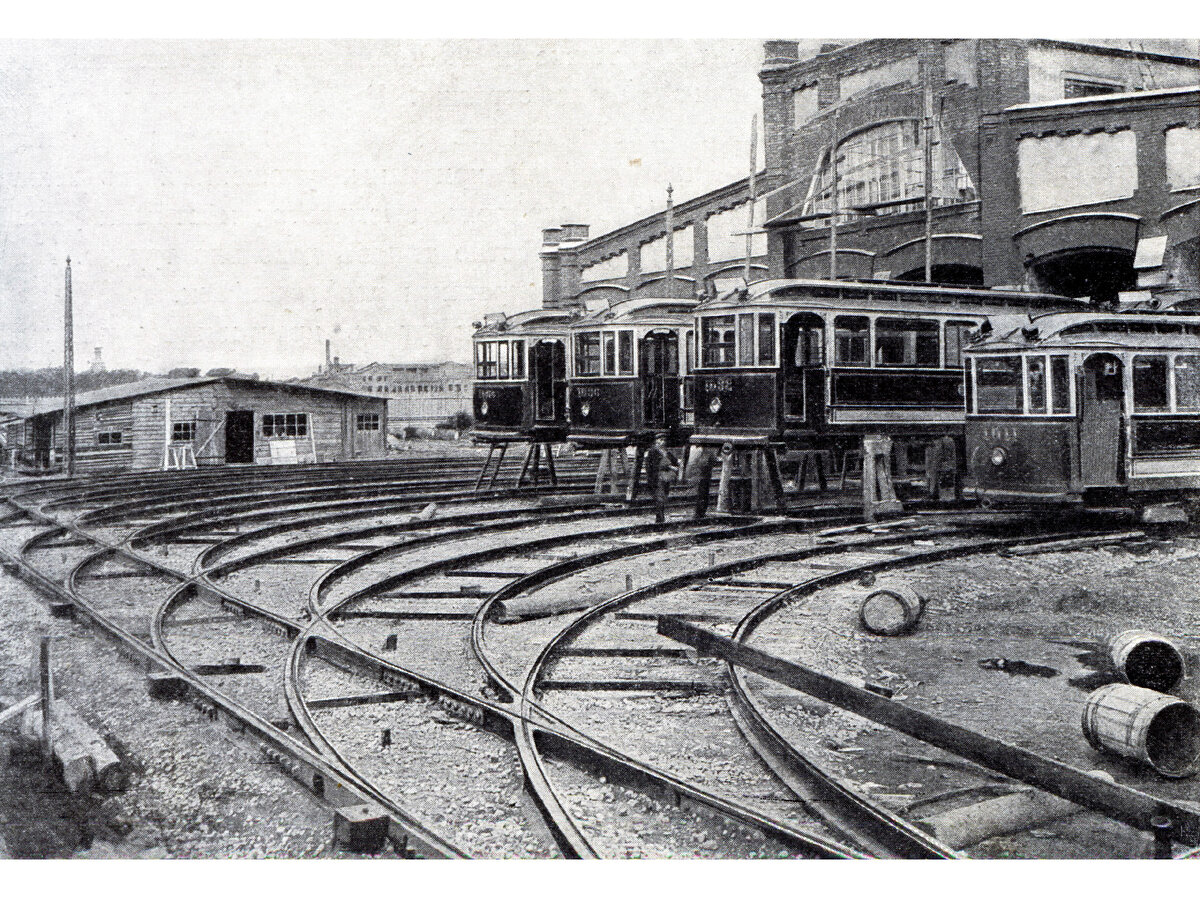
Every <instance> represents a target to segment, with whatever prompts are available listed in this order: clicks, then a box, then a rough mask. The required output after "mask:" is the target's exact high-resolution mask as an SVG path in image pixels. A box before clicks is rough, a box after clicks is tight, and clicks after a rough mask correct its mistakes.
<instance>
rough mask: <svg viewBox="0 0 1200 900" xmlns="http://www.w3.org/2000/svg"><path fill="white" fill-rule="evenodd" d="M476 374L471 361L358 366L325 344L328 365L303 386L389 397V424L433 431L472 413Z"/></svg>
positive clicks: (396, 429)
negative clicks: (331, 352) (457, 417)
mask: <svg viewBox="0 0 1200 900" xmlns="http://www.w3.org/2000/svg"><path fill="white" fill-rule="evenodd" d="M472 374H473V370H472V368H471V366H470V365H469V364H468V363H456V362H440V363H382V362H372V363H368V364H367V365H364V366H355V365H352V364H350V363H343V362H341V361H340V360H339V359H338V358H337V357H330V355H329V345H328V342H326V347H325V365H324V366H322V367H321V368H319V369H318V370H317V373H316V374H315V375H313V376H312V377H311V378H308V379H305V381H304V382H302V383H304V384H311V385H314V386H325V387H332V388H336V389H340V390H346V391H355V392H358V393H362V394H369V395H372V396H383V397H386V399H387V404H388V421H389V422H390V423H391V426H392V429H393V430H395V431H398V430H400V429H402V428H403V427H404V426H406V425H416V426H422V427H428V428H432V427H433V426H435V425H440V424H442V423H443V422H447V421H449V420H450V419H453V418H454V416H455V415H457V414H458V413H467V414H469V413H470V411H471V378H472Z"/></svg>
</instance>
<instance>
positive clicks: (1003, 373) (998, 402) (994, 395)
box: [975, 356, 1023, 413]
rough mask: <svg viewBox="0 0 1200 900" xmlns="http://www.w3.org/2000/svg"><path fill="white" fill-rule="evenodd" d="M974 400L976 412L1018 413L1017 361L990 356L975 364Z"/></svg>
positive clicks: (1017, 358)
mask: <svg viewBox="0 0 1200 900" xmlns="http://www.w3.org/2000/svg"><path fill="white" fill-rule="evenodd" d="M975 398H976V400H975V402H976V404H977V407H978V409H979V411H980V412H1008V413H1019V412H1021V411H1022V408H1023V404H1022V402H1021V399H1022V388H1021V357H1019V356H993V357H984V358H982V359H978V360H976V361H975Z"/></svg>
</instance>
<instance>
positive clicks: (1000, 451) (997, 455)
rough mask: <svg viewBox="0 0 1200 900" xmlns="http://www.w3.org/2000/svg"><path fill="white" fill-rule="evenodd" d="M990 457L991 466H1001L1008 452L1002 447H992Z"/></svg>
mask: <svg viewBox="0 0 1200 900" xmlns="http://www.w3.org/2000/svg"><path fill="white" fill-rule="evenodd" d="M990 459H991V461H992V465H993V466H1002V465H1004V462H1005V460H1007V459H1008V452H1007V451H1006V450H1005V449H1004V448H1003V447H993V448H992V455H991V457H990Z"/></svg>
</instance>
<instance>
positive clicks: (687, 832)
mask: <svg viewBox="0 0 1200 900" xmlns="http://www.w3.org/2000/svg"><path fill="white" fill-rule="evenodd" d="M547 775H548V777H549V778H550V779H551V781H552V783H553V784H554V786H555V789H556V790H557V791H558V795H559V798H560V800H562V802H563V805H564V806H565V807H566V808H567V810H568V811H569V812H570V813H571V815H572V816H574V817H575V818H576V820H577V821H578V822H579V825H580V828H581V830H582V831H583V832H584V834H585V835H586V836H587V838H588V840H589V841H591V842H592V845H593V846H594V847H595V848H596V850H597V852H598V853H599V854H600V855H601V856H602V857H606V858H614V859H641V858H646V859H701V858H713V859H749V858H755V859H757V858H763V857H766V858H773V857H778V858H788V857H791V856H792V855H793V854H792V853H791V851H790V850H789V849H788V848H787V847H786V846H784V845H783V844H781V843H779V842H778V841H776V840H774V839H772V838H768V837H767V836H766V835H764V834H763V833H761V832H759V831H757V830H755V829H752V828H749V827H747V826H743V825H741V824H740V823H733V822H729V821H728V820H726V819H724V818H723V817H719V816H716V815H714V814H710V813H707V812H703V811H700V810H696V809H692V808H690V807H678V806H674V805H669V804H667V803H664V802H663V801H661V800H658V799H657V798H654V797H651V796H649V795H647V794H643V793H641V792H638V791H634V790H631V789H629V788H626V787H622V786H620V785H612V784H608V783H607V780H606V779H605V777H604V776H599V777H598V778H596V777H594V776H592V775H591V774H590V773H588V772H584V771H582V770H580V769H577V768H575V767H574V766H572V765H569V764H568V763H565V762H562V761H561V760H555V759H553V758H551V759H548V760H547Z"/></svg>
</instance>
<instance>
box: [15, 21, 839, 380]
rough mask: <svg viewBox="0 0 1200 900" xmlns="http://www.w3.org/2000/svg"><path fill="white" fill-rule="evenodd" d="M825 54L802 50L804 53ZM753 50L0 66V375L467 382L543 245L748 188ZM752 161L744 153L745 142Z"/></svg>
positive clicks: (81, 53)
mask: <svg viewBox="0 0 1200 900" xmlns="http://www.w3.org/2000/svg"><path fill="white" fill-rule="evenodd" d="M819 43H820V42H819V41H810V42H806V46H808V47H811V48H815V46H816V45H818V44H819ZM761 60H762V42H761V40H759V39H739V40H695V39H692V40H650V41H639V40H605V41H595V40H565V41H564V40H545V39H542V40H482V41H481V40H461V41H445V40H423V41H349V40H341V41H314V40H308V41H208V42H205V41H136V42H128V41H124V42H122V41H114V40H108V41H91V42H80V41H58V42H48V41H25V42H7V43H4V42H0V368H9V367H25V366H29V367H36V366H44V365H55V364H57V363H58V362H60V361H61V359H62V330H61V329H62V289H63V264H64V260H65V257H66V256H67V255H68V254H69V255H70V256H71V257H72V261H73V268H74V284H75V290H74V297H75V345H76V361H77V364H78V366H79V367H80V368H83V367H84V366H85V365H86V363H87V360H88V359H89V358H90V356H91V353H92V347H94V346H101V347H103V352H104V359H105V361H106V362H107V364H108V365H109V366H110V367H136V368H142V369H148V370H152V371H158V370H165V369H168V368H171V367H174V366H198V367H200V368H202V369H208V368H211V367H214V366H236V367H237V368H239V369H242V370H243V371H260V372H262V373H264V374H269V375H273V376H285V375H293V374H296V375H298V374H305V373H308V372H310V371H312V370H313V369H314V368H315V367H316V365H318V364H319V363H320V362H322V361H323V352H324V340H325V338H327V337H328V338H332V339H333V342H334V352H335V354H337V355H339V356H341V357H342V359H343V360H344V361H350V362H356V363H367V362H370V361H372V360H385V361H396V362H399V361H420V360H441V359H467V358H468V357H469V352H470V348H469V338H470V331H471V322H472V321H473V320H476V319H479V318H480V317H481V316H482V315H483V314H484V313H486V312H492V311H497V310H504V311H506V312H509V313H512V312H517V311H519V310H521V309H527V308H529V307H532V306H537V305H540V302H541V280H540V278H541V275H540V265H539V262H538V249H539V245H540V232H541V229H542V228H544V227H548V226H552V225H557V224H561V223H563V222H586V223H588V224H590V225H591V226H592V234H593V235H597V234H601V233H603V232H604V231H607V230H610V229H612V228H615V227H617V226H620V225H622V224H624V223H626V222H629V221H632V220H634V219H637V218H639V217H641V216H644V215H647V214H650V213H652V212H654V211H656V210H657V209H660V208H662V206H663V204H664V203H665V188H666V184H667V182H668V181H670V182H673V184H674V186H675V197H676V200H677V201H678V200H685V199H687V198H689V197H693V196H695V195H697V194H700V193H703V192H705V191H708V190H711V189H713V188H716V187H718V186H720V185H722V184H726V183H728V182H730V181H733V180H735V179H738V178H741V177H743V176H744V175H745V174H746V170H747V167H748V159H747V156H748V141H749V130H750V120H751V116H752V115H753V114H755V113H759V112H760V111H761V97H760V90H761V88H760V84H759V81H758V78H757V73H758V69H759V65H760V63H761ZM760 149H761V141H760Z"/></svg>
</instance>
